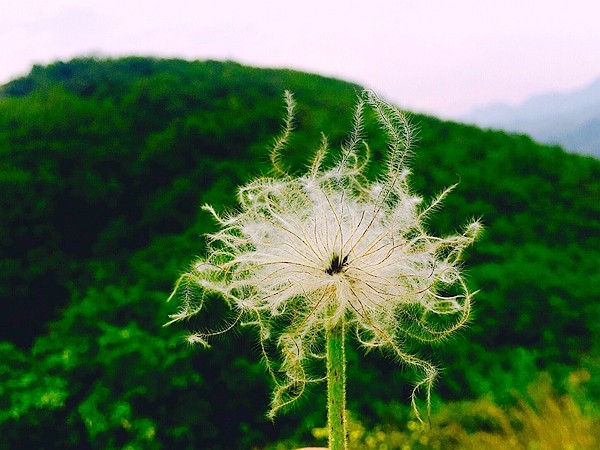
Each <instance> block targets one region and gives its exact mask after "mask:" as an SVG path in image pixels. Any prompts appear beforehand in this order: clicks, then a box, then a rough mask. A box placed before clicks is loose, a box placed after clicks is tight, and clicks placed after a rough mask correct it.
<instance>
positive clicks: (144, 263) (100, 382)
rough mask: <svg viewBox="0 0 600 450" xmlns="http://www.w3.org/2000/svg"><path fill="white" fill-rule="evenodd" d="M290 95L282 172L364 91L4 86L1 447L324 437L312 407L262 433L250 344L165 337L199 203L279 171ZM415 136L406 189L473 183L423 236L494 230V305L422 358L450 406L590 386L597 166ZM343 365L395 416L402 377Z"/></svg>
mask: <svg viewBox="0 0 600 450" xmlns="http://www.w3.org/2000/svg"><path fill="white" fill-rule="evenodd" d="M285 89H288V90H291V91H292V92H293V93H294V94H295V97H296V100H297V102H298V112H297V128H298V132H297V134H296V135H295V136H294V138H293V140H292V142H291V148H290V150H289V153H288V154H287V155H286V157H285V158H286V161H287V162H288V163H289V164H291V165H292V166H293V167H297V168H299V169H302V168H303V167H304V166H303V164H304V162H305V160H306V158H307V157H308V156H310V155H311V154H312V153H313V152H314V151H315V150H316V148H317V147H318V145H319V142H320V132H321V131H323V132H325V133H326V134H327V136H328V137H329V139H330V142H332V143H333V144H337V143H340V142H341V141H342V140H343V138H344V137H345V134H346V132H348V131H349V128H350V122H351V115H352V110H353V106H354V103H355V101H356V96H357V94H358V93H360V91H361V88H360V87H359V86H356V85H353V84H350V83H346V82H343V81H339V80H334V79H328V78H323V77H320V76H317V75H312V74H305V73H300V72H295V71H290V70H267V69H256V68H249V67H244V66H242V65H239V64H237V63H234V62H216V61H205V62H188V61H183V60H160V59H150V58H123V59H114V60H110V59H108V60H95V59H75V60H72V61H69V62H58V63H55V64H52V65H49V66H47V67H39V66H36V67H34V68H33V69H32V71H31V73H30V74H29V75H27V76H25V77H23V78H19V79H16V80H14V81H12V82H10V83H8V84H6V85H5V86H2V87H1V88H0V189H1V195H0V211H1V216H0V301H1V302H2V303H1V307H2V313H1V314H0V341H2V340H4V341H5V342H4V343H0V394H1V395H0V398H1V400H0V449H2V448H13V447H14V445H15V443H16V442H21V443H23V442H25V444H23V445H24V446H22V447H20V448H28V447H27V445H31V448H42V447H39V445H38V444H39V443H40V442H44V443H47V442H50V441H51V442H55V443H56V444H55V445H56V446H55V447H52V446H48V445H46V447H44V448H114V447H119V448H121V447H123V446H125V445H126V444H128V443H129V444H131V445H134V446H138V447H140V448H207V449H210V448H251V446H252V445H259V444H261V443H265V442H268V441H270V440H273V439H275V438H276V437H281V436H283V435H284V433H285V434H286V435H290V434H292V431H291V430H292V429H293V428H296V429H298V430H306V429H309V428H310V426H315V425H322V422H319V421H320V420H321V419H322V418H321V415H320V410H319V407H320V406H322V404H323V402H322V400H321V399H319V398H320V393H319V394H315V396H314V397H313V399H316V400H315V401H311V402H307V403H305V404H303V405H302V406H301V414H302V415H301V416H298V414H296V415H294V414H291V416H290V417H287V418H283V419H281V420H280V421H278V422H277V423H276V427H273V426H272V425H270V424H268V423H267V422H265V420H264V417H263V415H264V412H265V411H266V404H267V402H268V392H269V390H268V387H267V384H266V377H264V373H263V369H262V368H261V367H260V365H259V364H258V363H257V361H258V358H259V357H258V352H257V351H256V346H255V345H254V344H253V343H252V339H251V338H249V337H248V336H245V335H242V336H237V337H236V336H234V337H232V338H231V339H224V340H222V341H219V342H218V343H215V346H214V348H213V349H212V350H210V351H208V352H207V351H201V350H198V349H194V350H190V349H188V348H187V347H185V346H183V345H181V336H182V330H181V329H177V328H176V327H171V328H166V329H165V328H162V327H161V326H162V324H163V323H164V322H165V321H166V320H167V316H168V314H169V313H171V312H173V308H174V307H175V305H172V304H166V303H165V299H166V297H167V295H168V293H169V292H170V289H171V287H172V284H173V281H174V280H175V279H176V278H177V275H178V274H179V273H180V272H181V271H183V270H185V269H186V263H187V262H188V261H191V260H192V259H193V257H194V255H197V254H199V253H201V252H202V246H203V240H202V238H201V235H202V234H203V233H205V232H207V231H210V230H213V229H214V228H213V226H214V224H213V223H212V221H211V219H210V218H209V217H207V216H206V215H205V214H204V213H203V212H201V211H200V210H199V206H200V205H201V204H202V203H205V202H208V203H211V204H213V205H215V207H216V208H217V209H219V210H220V209H222V208H224V207H234V206H235V189H236V186H238V185H239V184H240V183H243V182H245V181H247V180H249V179H251V178H252V177H253V176H256V175H260V174H262V173H264V172H265V171H266V170H268V165H267V164H266V162H267V160H268V158H267V154H268V150H267V146H268V145H269V144H270V143H271V142H272V139H273V136H274V135H275V134H276V133H277V132H278V131H279V129H280V126H281V118H282V114H283V102H282V94H283V92H284V90H285ZM412 120H413V122H414V123H415V124H416V125H417V126H418V129H419V143H418V147H417V148H415V152H414V156H413V164H412V168H413V175H412V182H413V183H412V184H413V188H414V189H415V190H416V191H418V192H419V193H421V194H423V195H424V196H426V197H431V196H433V195H434V194H435V193H437V192H439V191H440V190H442V189H443V188H444V187H446V186H448V185H451V184H454V183H456V182H457V181H459V182H460V183H459V185H458V187H457V188H456V190H455V191H454V192H453V194H452V195H451V196H450V197H448V199H447V200H446V201H445V204H444V206H443V208H441V209H440V210H439V211H438V212H437V213H436V215H435V217H433V218H432V222H431V224H430V227H431V228H432V229H433V230H434V231H435V232H441V233H444V232H452V231H454V230H455V229H456V228H458V227H460V225H462V224H463V223H465V222H466V221H467V218H469V217H472V216H477V217H482V220H483V223H484V224H485V226H486V232H485V235H484V237H483V238H482V239H481V240H480V241H478V243H477V244H476V245H475V247H474V248H473V249H472V251H471V252H470V255H468V258H467V262H466V268H467V272H468V275H469V282H470V284H471V287H472V288H473V289H480V290H481V292H480V294H479V295H478V296H477V304H476V308H475V318H474V320H473V322H472V324H471V325H470V328H469V329H468V330H467V331H465V332H464V333H462V335H461V336H460V337H459V338H457V339H454V340H452V341H450V342H448V343H446V344H444V346H443V347H442V348H440V349H436V348H434V349H431V352H433V353H434V354H435V358H436V360H437V361H438V362H439V364H440V365H441V366H442V367H444V368H445V369H446V370H445V372H444V375H443V377H442V378H441V379H440V385H439V387H438V389H437V393H438V395H440V397H441V398H443V399H446V400H449V399H462V398H468V397H477V396H482V395H488V394H489V395H491V396H492V398H494V399H495V400H496V401H498V402H504V401H508V399H509V397H510V393H511V392H513V391H515V390H516V391H524V390H525V388H526V386H527V385H528V384H529V383H531V382H532V381H534V380H535V378H536V377H537V375H538V373H539V372H540V371H542V370H543V371H547V372H549V373H550V374H551V375H552V376H553V377H554V378H555V379H556V380H557V381H558V383H559V384H560V380H562V379H565V378H566V377H567V376H568V375H569V373H571V372H572V371H574V370H588V371H592V370H594V369H593V368H594V367H597V365H598V364H599V363H600V362H599V360H598V354H599V352H598V350H599V348H598V343H599V342H600V340H599V338H600V310H599V305H598V299H599V298H600V272H599V271H598V266H599V261H600V161H598V160H595V159H593V158H590V157H582V156H578V155H572V154H567V153H565V152H564V151H563V150H562V149H560V148H558V147H547V146H542V145H539V144H537V143H535V142H533V141H532V140H530V139H529V138H527V137H525V136H520V135H509V134H505V133H502V132H496V131H483V130H480V129H478V128H475V127H470V126H465V125H461V124H457V123H451V122H442V121H440V120H437V119H435V118H432V117H425V116H419V115H414V116H413V117H412ZM366 132H367V135H369V136H370V137H372V138H373V140H372V147H373V161H372V163H371V166H370V168H371V170H372V173H373V175H374V176H376V174H377V171H378V168H379V166H380V164H381V149H382V148H384V145H385V143H384V142H383V140H382V138H381V137H380V136H379V135H378V133H377V130H376V129H375V126H373V125H370V126H367V129H366ZM350 360H351V365H350V367H349V379H350V386H349V394H348V395H349V401H350V408H351V409H352V410H353V413H355V414H356V415H357V416H359V417H364V418H365V420H369V419H371V420H374V421H377V420H383V418H385V417H389V416H390V414H391V412H390V411H392V410H393V408H392V407H391V406H389V405H402V404H404V403H406V402H405V400H406V395H405V394H406V392H407V391H406V389H407V383H406V378H404V375H402V374H400V373H398V372H399V371H397V370H396V366H394V365H393V364H390V365H388V364H386V362H385V361H382V360H381V359H379V358H377V357H375V355H373V356H369V357H367V358H366V359H365V358H364V357H363V356H362V354H361V355H356V354H354V353H352V351H351V353H350ZM125 368H127V370H124V369H125ZM384 381H385V382H384ZM590 383H591V384H590V385H589V387H588V395H589V396H590V398H595V399H600V386H599V385H598V381H597V380H596V381H595V383H596V384H593V382H590ZM319 392H320V391H319ZM225 395H227V397H226V398H225V399H224V396H225ZM124 424H126V425H124ZM298 433H300V431H299V432H298Z"/></svg>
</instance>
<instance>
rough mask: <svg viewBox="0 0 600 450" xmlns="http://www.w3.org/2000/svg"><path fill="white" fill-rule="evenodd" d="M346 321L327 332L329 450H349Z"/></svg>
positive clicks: (342, 320)
mask: <svg viewBox="0 0 600 450" xmlns="http://www.w3.org/2000/svg"><path fill="white" fill-rule="evenodd" d="M344 335H345V330H344V319H343V318H341V319H340V321H339V322H338V323H337V324H336V325H335V326H333V327H332V328H330V329H328V330H327V423H328V425H329V450H347V449H348V441H347V438H346V353H345V349H344Z"/></svg>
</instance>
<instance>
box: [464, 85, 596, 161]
mask: <svg viewBox="0 0 600 450" xmlns="http://www.w3.org/2000/svg"><path fill="white" fill-rule="evenodd" d="M461 120H463V121H465V122H469V123H474V124H477V125H479V126H482V127H488V128H499V129H503V130H506V131H514V132H521V133H525V134H529V135H530V136H532V137H533V138H535V139H536V140H538V141H540V142H544V143H548V144H558V145H561V146H562V147H564V148H565V149H566V150H568V151H573V152H577V153H585V154H590V155H593V156H596V157H597V158H600V78H598V79H596V80H595V81H594V82H593V83H591V84H590V85H588V86H587V87H585V88H583V89H580V90H577V91H572V92H568V93H549V94H543V95H538V96H534V97H532V98H530V99H528V100H526V101H525V102H523V103H521V104H520V105H517V106H509V105H506V104H492V105H489V106H485V107H483V108H477V109H474V110H473V111H471V112H470V113H468V114H466V115H465V116H464V117H462V118H461Z"/></svg>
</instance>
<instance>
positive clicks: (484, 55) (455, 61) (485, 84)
mask: <svg viewBox="0 0 600 450" xmlns="http://www.w3.org/2000/svg"><path fill="white" fill-rule="evenodd" d="M599 18H600V1H599V0H567V1H563V0H489V1H488V0H435V1H434V0H374V1H368V0H345V1H339V0H331V1H328V0H298V1H294V2H290V1H285V0H238V1H234V0H210V1H208V0H160V1H155V0H144V1H138V0H88V1H86V0H0V84H1V83H5V82H7V81H9V80H10V79H12V78H14V77H16V76H19V75H24V74H26V73H27V72H28V71H29V69H30V68H31V66H32V65H33V64H47V63H50V62H52V61H55V60H57V59H61V60H66V59H70V58H72V57H75V56H85V55H91V54H94V55H99V56H122V55H134V54H135V55H152V56H168V57H183V58H186V59H208V58H210V59H232V60H236V61H239V62H241V63H245V64H249V65H255V66H266V67H290V68H295V69H300V70H305V71H309V72H315V73H319V74H324V75H330V76H335V77H338V78H342V79H346V80H350V81H354V82H358V83H360V84H362V85H363V86H365V87H368V88H370V89H373V90H375V91H376V92H378V93H379V94H380V95H382V96H384V97H386V98H387V99H389V100H392V101H394V102H395V103H397V104H398V105H400V106H402V107H405V108H407V109H411V110H415V111H422V112H429V113H433V114H437V115H440V116H442V117H458V116H459V115H460V114H462V113H464V112H466V111H468V110H470V109H472V108H473V107H476V106H480V105H485V104H488V103H490V102H506V103H511V104H513V103H516V102H520V101H523V100H524V99H526V98H527V97H529V96H531V95H535V94H539V93H542V92H546V91H568V90H573V89H578V88H582V87H584V86H585V85H586V84H589V83H590V82H591V81H593V80H594V79H595V78H597V77H600V19H599Z"/></svg>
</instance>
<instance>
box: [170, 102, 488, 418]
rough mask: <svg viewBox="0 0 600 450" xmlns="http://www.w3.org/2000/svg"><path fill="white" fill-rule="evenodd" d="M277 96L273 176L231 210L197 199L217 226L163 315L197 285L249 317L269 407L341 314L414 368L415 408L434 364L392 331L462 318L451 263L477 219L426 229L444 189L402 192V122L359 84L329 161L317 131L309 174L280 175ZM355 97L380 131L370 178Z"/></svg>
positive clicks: (420, 333) (451, 325)
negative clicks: (382, 145)
mask: <svg viewBox="0 0 600 450" xmlns="http://www.w3.org/2000/svg"><path fill="white" fill-rule="evenodd" d="M285 100H286V105H287V117H286V121H285V125H284V129H283V132H282V133H281V135H280V136H279V137H278V138H277V139H276V141H275V144H274V146H273V149H272V152H271V161H272V163H273V175H272V176H268V177H263V178H258V179H256V180H254V181H252V182H250V183H249V184H247V185H246V186H243V187H241V188H240V189H239V193H238V201H239V210H238V211H237V212H235V213H232V214H229V215H219V214H218V213H217V212H216V211H215V210H214V209H213V208H212V207H211V206H205V207H204V208H205V209H206V210H207V211H209V212H210V213H211V214H212V215H213V216H214V217H215V219H216V220H217V222H218V224H219V225H220V229H219V231H217V232H216V233H214V234H210V235H208V252H207V256H206V257H204V258H201V259H200V260H198V261H197V262H195V263H194V265H193V267H192V270H191V271H190V272H189V273H187V274H185V275H183V276H182V277H181V278H180V280H179V282H178V283H177V286H176V287H175V290H174V292H173V294H172V295H171V296H173V295H174V294H175V293H176V292H181V291H183V292H184V293H187V292H190V291H192V290H193V289H190V287H194V288H197V287H200V288H201V291H202V293H203V294H202V295H201V296H200V297H199V298H198V297H193V296H189V295H183V301H182V303H181V308H180V310H179V312H178V313H177V314H175V315H173V316H172V321H171V322H174V321H177V320H182V319H185V318H189V317H190V316H192V315H195V314H197V313H198V312H199V311H200V310H201V309H202V306H203V302H204V298H205V294H217V295H218V296H221V297H222V298H224V299H225V300H226V301H227V302H228V303H229V305H230V306H231V308H232V309H233V310H234V311H235V315H236V317H237V319H236V320H235V321H234V324H236V323H238V322H239V323H244V324H246V325H253V326H256V327H257V328H258V331H259V338H260V344H261V349H262V353H263V356H264V358H265V361H266V365H267V369H268V371H269V372H270V374H271V375H272V376H273V379H274V380H275V390H274V394H273V400H272V404H271V411H270V415H271V416H274V415H275V413H276V412H277V411H278V410H280V409H281V408H282V407H284V406H286V405H288V404H290V403H291V402H293V401H294V400H296V399H297V398H298V397H299V396H300V395H301V394H302V392H303V390H304V387H305V385H306V383H308V382H312V381H319V380H320V379H322V377H314V376H311V375H310V374H309V368H310V367H312V364H310V362H311V361H315V360H316V361H318V360H319V359H321V358H322V342H323V340H324V336H325V332H326V330H327V329H329V328H330V327H332V326H334V325H335V324H336V323H338V321H340V320H342V319H343V320H344V321H345V323H346V327H349V328H351V329H353V330H354V332H355V333H356V335H357V337H358V341H359V342H360V343H361V344H362V346H364V347H365V348H367V349H373V348H382V349H384V348H385V349H388V350H391V353H392V354H393V355H395V357H397V358H398V360H400V361H401V362H403V363H405V364H407V365H409V366H412V367H414V368H416V369H418V371H419V372H420V373H421V374H422V378H421V381H419V382H418V383H417V384H416V386H415V388H414V391H413V394H412V399H411V401H412V403H413V406H414V407H415V412H416V414H417V416H418V410H417V409H416V406H415V395H416V392H417V390H418V389H419V388H421V387H424V388H425V389H426V395H427V400H428V403H429V396H430V389H431V385H432V383H433V381H434V378H435V377H436V374H437V370H436V368H435V367H434V365H433V364H431V363H430V362H428V361H426V360H423V359H421V358H418V357H417V356H415V355H413V354H411V353H409V352H407V351H406V350H405V349H404V348H403V345H402V342H404V341H405V340H406V339H407V338H411V339H416V340H418V341H422V342H434V341H437V340H440V339H443V338H444V337H446V336H448V335H449V334H450V333H451V332H453V331H454V330H456V329H457V328H459V327H460V326H461V325H463V324H464V323H465V322H466V321H467V319H468V316H469V312H470V304H471V297H472V293H470V292H469V291H468V289H467V286H466V284H465V282H464V280H463V277H462V275H461V271H460V264H459V262H460V257H461V254H462V252H463V250H464V249H465V248H466V247H467V246H469V245H470V244H471V243H472V242H473V241H474V239H475V238H476V236H477V235H478V234H479V232H480V230H481V224H480V223H479V222H478V221H473V222H471V223H470V224H468V225H467V226H466V227H465V229H464V232H463V233H462V234H458V235H454V236H447V237H434V236H430V235H428V233H427V231H426V230H425V227H424V224H423V222H424V219H425V218H426V217H427V216H428V214H429V213H430V212H431V211H432V210H433V209H434V208H436V207H437V206H438V205H439V203H440V202H441V201H442V199H443V198H444V197H445V196H446V195H447V194H448V193H449V192H450V191H451V189H452V188H448V189H446V190H445V191H443V192H442V193H441V194H440V195H439V196H438V197H437V198H436V199H434V200H433V201H432V202H431V203H430V204H429V205H423V202H422V200H421V198H420V197H417V196H415V195H414V194H412V192H411V190H410V189H409V184H408V176H409V170H408V168H407V167H406V160H407V155H408V153H409V151H410V147H411V144H412V142H413V129H412V126H411V124H410V123H409V121H408V119H407V117H406V115H405V114H404V113H402V112H401V111H399V110H398V109H396V108H394V107H393V106H391V105H389V104H387V103H385V102H383V101H382V100H380V99H379V98H378V97H377V96H375V95H374V94H372V93H369V92H367V93H365V94H364V95H363V96H362V97H361V98H360V99H359V101H358V104H357V108H356V111H355V115H354V123H353V130H352V132H351V134H350V136H349V137H348V139H347V141H346V143H345V144H344V145H342V147H341V151H340V152H339V154H338V155H337V159H335V161H334V163H332V164H330V165H329V166H326V165H324V161H325V157H326V155H327V153H328V152H329V147H328V144H327V140H326V139H325V138H323V141H322V144H321V147H320V148H319V149H318V150H317V152H316V154H315V156H314V158H313V159H312V161H311V164H310V167H309V170H308V171H307V173H306V174H304V175H302V176H296V177H294V176H292V175H290V174H288V173H287V171H286V170H284V169H283V168H282V166H281V163H280V160H281V152H282V150H283V149H284V148H285V145H286V143H287V140H288V138H289V136H290V134H291V132H292V127H293V113H294V100H293V98H292V96H291V94H289V93H287V92H286V95H285ZM365 104H366V105H368V106H369V107H370V108H371V109H372V110H373V111H374V113H375V116H376V118H377V120H378V122H379V123H380V125H381V127H382V129H383V130H384V131H385V132H386V133H387V135H388V138H389V139H388V156H387V161H386V163H387V164H386V169H385V171H384V173H383V174H382V175H381V178H380V179H379V180H376V181H370V180H368V179H367V177H366V176H365V173H364V172H365V167H366V165H367V163H368V159H369V147H368V145H367V144H366V142H365V141H364V140H363V139H362V136H361V130H362V124H363V109H364V106H365ZM439 318H441V320H438V319H439ZM171 322H170V323H171ZM232 326H233V325H232ZM214 334H215V332H213V333H206V332H198V333H195V334H193V335H192V336H190V338H189V342H194V343H201V344H203V345H206V346H207V345H208V339H209V338H210V336H212V335H214ZM273 353H274V354H275V355H276V356H275V357H273V356H272V354H273Z"/></svg>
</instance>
